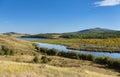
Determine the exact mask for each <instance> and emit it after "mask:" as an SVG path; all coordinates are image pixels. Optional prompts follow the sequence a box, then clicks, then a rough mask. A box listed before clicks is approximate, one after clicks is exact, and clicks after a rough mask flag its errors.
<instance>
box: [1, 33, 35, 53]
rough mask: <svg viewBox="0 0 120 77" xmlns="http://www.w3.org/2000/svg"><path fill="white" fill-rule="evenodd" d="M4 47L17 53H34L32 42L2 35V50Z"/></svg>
mask: <svg viewBox="0 0 120 77" xmlns="http://www.w3.org/2000/svg"><path fill="white" fill-rule="evenodd" d="M2 46H5V47H7V48H10V49H13V50H14V51H15V52H16V53H28V54H31V53H32V52H33V51H34V47H33V46H32V43H31V42H29V41H24V40H20V39H17V38H14V37H10V36H7V35H2V34H0V49H1V48H2ZM0 52H1V50H0Z"/></svg>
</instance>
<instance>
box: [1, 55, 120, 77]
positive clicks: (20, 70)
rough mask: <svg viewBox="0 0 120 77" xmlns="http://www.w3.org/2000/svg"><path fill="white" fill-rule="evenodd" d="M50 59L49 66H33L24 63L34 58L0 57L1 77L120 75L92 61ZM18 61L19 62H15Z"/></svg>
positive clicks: (27, 56) (25, 56)
mask: <svg viewBox="0 0 120 77" xmlns="http://www.w3.org/2000/svg"><path fill="white" fill-rule="evenodd" d="M41 56H42V55H40V56H39V58H41ZM48 57H49V58H51V59H52V61H51V62H49V63H48V64H42V63H38V64H33V63H23V62H32V60H33V58H34V56H29V55H21V56H18V55H16V56H0V77H119V76H118V75H120V73H119V72H116V71H114V70H111V69H107V68H103V67H104V66H103V65H98V64H95V63H92V62H90V61H83V60H74V59H68V58H63V57H56V56H48ZM16 59H18V60H19V61H18V62H15V60H16ZM13 61H14V62H13Z"/></svg>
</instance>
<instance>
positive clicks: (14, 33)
mask: <svg viewBox="0 0 120 77" xmlns="http://www.w3.org/2000/svg"><path fill="white" fill-rule="evenodd" d="M3 35H7V36H12V37H22V36H29V35H30V34H23V33H16V32H7V33H3Z"/></svg>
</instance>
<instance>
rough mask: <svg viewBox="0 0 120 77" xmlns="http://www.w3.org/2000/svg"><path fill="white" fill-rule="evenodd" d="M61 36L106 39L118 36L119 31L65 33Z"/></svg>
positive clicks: (119, 34)
mask: <svg viewBox="0 0 120 77" xmlns="http://www.w3.org/2000/svg"><path fill="white" fill-rule="evenodd" d="M61 37H62V38H69V39H70V38H81V39H107V38H120V31H118V32H102V33H65V34H62V35H61Z"/></svg>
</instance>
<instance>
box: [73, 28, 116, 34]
mask: <svg viewBox="0 0 120 77" xmlns="http://www.w3.org/2000/svg"><path fill="white" fill-rule="evenodd" d="M104 32H116V30H110V29H105V28H91V29H85V30H81V31H77V32H73V33H104Z"/></svg>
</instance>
